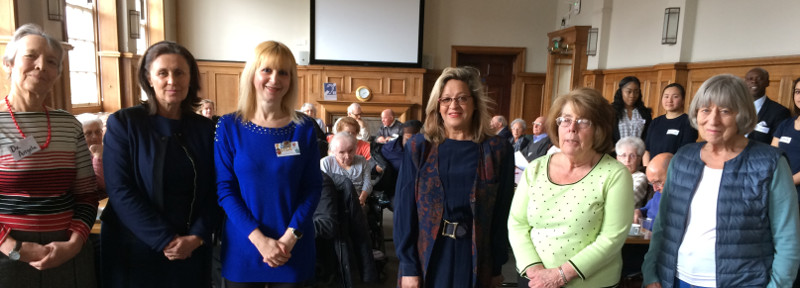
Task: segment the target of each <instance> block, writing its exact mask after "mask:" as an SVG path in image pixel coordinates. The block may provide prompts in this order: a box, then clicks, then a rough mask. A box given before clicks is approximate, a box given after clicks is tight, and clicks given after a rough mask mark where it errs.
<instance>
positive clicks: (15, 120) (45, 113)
mask: <svg viewBox="0 0 800 288" xmlns="http://www.w3.org/2000/svg"><path fill="white" fill-rule="evenodd" d="M6 107H8V114H11V120H13V121H14V126H17V131H19V134H20V135H22V138H26V137H25V133H23V132H22V129H20V128H19V123H17V118H16V117H14V111H11V103H9V102H8V95H6ZM42 109H44V115H45V116H46V117H47V141H46V142H44V145H40V146H39V148H42V150H44V149H45V148H47V146H50V136H51V135H52V132H51V130H50V112H49V111H47V107H45V106H44V103H42Z"/></svg>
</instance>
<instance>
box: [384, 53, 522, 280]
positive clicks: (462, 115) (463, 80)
mask: <svg viewBox="0 0 800 288" xmlns="http://www.w3.org/2000/svg"><path fill="white" fill-rule="evenodd" d="M479 74H480V73H479V72H478V71H477V70H476V69H474V68H446V69H445V70H444V71H443V72H442V75H441V76H440V77H439V79H438V80H436V83H435V84H434V87H433V92H432V93H431V97H430V100H429V101H428V106H427V108H426V112H425V113H426V114H427V120H426V121H425V124H424V125H425V127H424V129H423V130H424V131H425V132H424V134H417V135H414V136H412V137H411V139H409V140H408V143H407V146H406V147H407V148H406V152H405V154H404V156H403V164H402V165H400V172H399V175H398V181H397V192H396V195H395V210H394V213H395V215H394V241H395V250H396V251H397V255H398V258H399V260H400V265H399V271H398V274H399V275H398V277H399V279H400V280H399V282H398V285H399V286H401V287H496V286H497V285H499V284H500V282H501V281H502V279H503V278H502V275H501V273H500V272H501V271H500V268H501V266H502V265H503V264H504V263H505V262H506V261H507V260H508V239H507V236H508V227H507V225H506V223H507V220H508V209H509V206H510V205H511V198H512V196H513V185H514V178H513V177H514V172H513V171H514V170H513V169H514V166H513V165H514V163H513V159H512V158H511V156H512V153H513V150H512V148H511V144H510V143H508V141H507V140H505V139H501V138H499V137H496V136H493V134H494V133H492V132H491V130H490V129H489V125H488V124H489V120H490V115H489V113H488V108H487V107H488V105H489V103H490V102H491V99H489V98H488V97H487V96H486V94H485V91H484V89H483V86H482V85H481V81H480V75H479Z"/></svg>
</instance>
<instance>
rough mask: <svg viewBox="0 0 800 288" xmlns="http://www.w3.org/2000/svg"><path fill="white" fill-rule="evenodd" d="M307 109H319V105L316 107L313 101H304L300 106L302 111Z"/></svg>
mask: <svg viewBox="0 0 800 288" xmlns="http://www.w3.org/2000/svg"><path fill="white" fill-rule="evenodd" d="M306 109H311V111H317V107H314V104H311V103H308V102H306V103H303V106H302V107H300V111H303V110H306ZM348 110H349V109H348Z"/></svg>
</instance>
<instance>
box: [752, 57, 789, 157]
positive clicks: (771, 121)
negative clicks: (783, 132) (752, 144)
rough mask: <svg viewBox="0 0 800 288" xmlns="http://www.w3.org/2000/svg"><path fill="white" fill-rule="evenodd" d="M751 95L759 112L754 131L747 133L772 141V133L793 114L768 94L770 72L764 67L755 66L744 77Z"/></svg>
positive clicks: (766, 141) (764, 140)
mask: <svg viewBox="0 0 800 288" xmlns="http://www.w3.org/2000/svg"><path fill="white" fill-rule="evenodd" d="M744 81H745V83H747V88H748V90H749V91H750V96H753V104H754V105H755V106H756V113H758V123H757V124H756V127H755V129H753V131H752V132H750V133H749V134H747V138H749V139H751V140H756V141H759V142H763V143H767V144H770V143H772V134H773V133H775V129H776V128H778V124H780V123H781V122H782V121H783V120H786V119H787V118H789V117H790V116H791V115H790V113H789V109H786V107H783V105H781V104H778V102H775V101H772V100H771V99H769V97H767V95H766V89H767V86H769V72H767V70H764V69H763V68H753V69H751V70H750V71H748V72H747V74H746V75H745V77H744Z"/></svg>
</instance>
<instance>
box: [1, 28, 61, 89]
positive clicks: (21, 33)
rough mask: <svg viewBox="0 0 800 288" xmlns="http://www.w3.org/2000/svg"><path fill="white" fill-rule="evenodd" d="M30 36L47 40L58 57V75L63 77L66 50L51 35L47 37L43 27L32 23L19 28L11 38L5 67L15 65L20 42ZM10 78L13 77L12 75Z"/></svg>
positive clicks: (5, 58) (5, 57) (4, 56)
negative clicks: (62, 70) (62, 69)
mask: <svg viewBox="0 0 800 288" xmlns="http://www.w3.org/2000/svg"><path fill="white" fill-rule="evenodd" d="M28 35H36V36H40V37H42V38H44V39H45V40H47V45H48V46H50V49H52V50H53V52H55V54H56V55H57V56H58V75H61V68H62V67H63V65H62V64H63V63H62V62H63V60H64V48H62V47H61V43H59V41H58V40H56V39H55V38H53V37H51V36H50V35H47V33H44V30H42V27H39V26H38V25H36V24H31V23H28V24H25V25H22V26H19V28H17V31H16V32H14V36H13V37H12V38H11V41H10V42H8V45H7V46H6V53H5V55H3V65H5V66H12V65H14V58H16V57H17V50H19V47H18V46H19V45H18V44H19V41H20V40H21V39H22V38H24V37H25V36H28ZM9 77H11V75H10V73H9Z"/></svg>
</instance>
